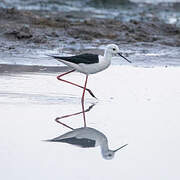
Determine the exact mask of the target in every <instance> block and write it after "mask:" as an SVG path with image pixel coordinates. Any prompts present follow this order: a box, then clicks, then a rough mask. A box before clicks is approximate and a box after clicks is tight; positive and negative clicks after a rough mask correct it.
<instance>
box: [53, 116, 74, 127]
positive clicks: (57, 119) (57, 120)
mask: <svg viewBox="0 0 180 180" xmlns="http://www.w3.org/2000/svg"><path fill="white" fill-rule="evenodd" d="M59 119H60V118H59V117H57V118H56V119H55V121H56V122H57V123H59V124H61V125H63V126H65V127H67V128H69V129H71V130H74V128H72V127H70V126H68V125H66V124H64V123H62V122H61V121H59Z"/></svg>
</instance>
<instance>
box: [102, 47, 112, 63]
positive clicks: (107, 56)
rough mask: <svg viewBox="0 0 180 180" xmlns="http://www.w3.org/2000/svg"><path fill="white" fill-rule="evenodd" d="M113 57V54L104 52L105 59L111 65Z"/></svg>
mask: <svg viewBox="0 0 180 180" xmlns="http://www.w3.org/2000/svg"><path fill="white" fill-rule="evenodd" d="M112 57H113V55H112V53H110V52H109V51H107V50H106V51H105V52H104V59H105V60H106V61H108V62H109V63H110V62H111V58H112Z"/></svg>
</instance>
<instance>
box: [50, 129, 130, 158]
mask: <svg viewBox="0 0 180 180" xmlns="http://www.w3.org/2000/svg"><path fill="white" fill-rule="evenodd" d="M47 141H49V142H61V143H68V144H72V145H76V146H79V147H82V148H91V147H96V146H100V148H101V154H102V156H103V158H104V159H107V160H109V159H112V158H113V157H114V155H115V152H117V151H118V150H120V149H122V148H123V147H125V146H127V144H125V145H123V146H121V147H119V148H118V149H116V150H110V149H109V147H108V140H107V137H106V136H105V135H104V134H103V133H102V132H100V131H98V130H96V129H94V128H90V127H82V128H77V129H73V130H71V131H70V132H67V133H65V134H63V135H61V136H58V137H56V138H53V139H50V140H47Z"/></svg>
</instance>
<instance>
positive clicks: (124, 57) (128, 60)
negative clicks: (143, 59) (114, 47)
mask: <svg viewBox="0 0 180 180" xmlns="http://www.w3.org/2000/svg"><path fill="white" fill-rule="evenodd" d="M118 55H119V56H121V57H122V58H124V59H125V60H126V61H127V62H129V63H132V62H131V61H130V60H128V59H127V58H125V57H124V56H123V55H122V54H121V53H118Z"/></svg>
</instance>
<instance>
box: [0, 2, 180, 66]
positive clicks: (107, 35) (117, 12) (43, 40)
mask: <svg viewBox="0 0 180 180" xmlns="http://www.w3.org/2000/svg"><path fill="white" fill-rule="evenodd" d="M0 2H1V3H0V41H1V43H0V52H1V53H0V58H1V64H2V63H3V64H24V65H45V66H56V65H57V63H56V62H52V61H51V62H50V61H48V60H47V57H46V56H44V54H47V53H55V54H57V53H61V54H63V55H72V54H78V53H81V52H89V51H91V52H93V53H101V54H102V53H103V49H104V46H105V45H107V44H109V43H115V44H117V45H118V46H120V48H121V49H122V52H124V53H125V54H126V56H131V55H134V56H133V59H134V62H136V63H137V65H143V66H153V65H165V66H166V65H179V61H178V59H179V52H180V51H179V47H180V2H179V1H178V0H66V1H63V0H3V1H2V0H1V1H0ZM142 56H145V57H146V56H148V58H149V60H148V61H146V60H145V59H144V57H143V58H141V57H142ZM37 57H38V58H37ZM157 57H158V58H157ZM169 58H171V61H170V60H169ZM113 62H114V63H116V62H115V61H113Z"/></svg>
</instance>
